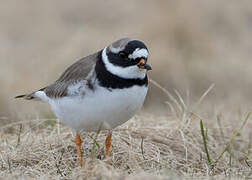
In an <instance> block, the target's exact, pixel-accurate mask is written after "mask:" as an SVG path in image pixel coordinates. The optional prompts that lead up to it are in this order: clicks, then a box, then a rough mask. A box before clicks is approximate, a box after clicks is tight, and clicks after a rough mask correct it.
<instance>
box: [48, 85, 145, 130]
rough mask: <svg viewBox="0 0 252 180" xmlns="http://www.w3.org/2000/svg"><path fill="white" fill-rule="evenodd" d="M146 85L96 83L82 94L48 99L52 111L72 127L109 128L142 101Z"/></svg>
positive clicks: (131, 111) (79, 128) (82, 128)
mask: <svg viewBox="0 0 252 180" xmlns="http://www.w3.org/2000/svg"><path fill="white" fill-rule="evenodd" d="M147 89H148V88H147V87H146V86H133V87H131V88H127V89H116V90H111V91H109V90H108V89H105V88H102V87H99V88H97V89H95V91H92V90H88V91H86V92H85V93H84V95H83V94H82V95H78V96H70V97H63V98H61V99H56V100H55V99H54V100H52V99H51V100H49V104H50V105H51V107H52V109H53V111H54V113H55V114H56V116H57V117H58V118H59V119H60V121H61V122H63V123H64V124H66V125H68V126H70V127H72V128H73V129H75V130H76V131H97V130H98V129H113V128H115V127H117V126H119V125H121V124H123V123H124V122H126V121H127V120H129V119H130V118H131V117H132V116H133V115H134V114H135V113H136V112H137V111H138V110H139V109H140V108H141V107H142V105H143V102H144V99H145V97H146V94H147Z"/></svg>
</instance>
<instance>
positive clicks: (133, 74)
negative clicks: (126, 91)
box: [102, 47, 147, 79]
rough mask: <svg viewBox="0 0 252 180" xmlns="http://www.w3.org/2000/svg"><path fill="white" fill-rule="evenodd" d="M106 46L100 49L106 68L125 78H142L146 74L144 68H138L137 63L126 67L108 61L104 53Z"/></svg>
mask: <svg viewBox="0 0 252 180" xmlns="http://www.w3.org/2000/svg"><path fill="white" fill-rule="evenodd" d="M106 49H107V47H106V48H104V49H103V51H102V60H103V62H104V64H105V67H106V69H107V70H108V71H109V72H110V73H112V74H114V75H116V76H119V77H121V78H125V79H137V78H139V79H144V78H145V75H146V71H147V70H146V69H140V68H139V67H138V66H137V65H133V66H128V67H120V66H116V65H114V64H112V63H111V62H109V59H108V56H107V54H106Z"/></svg>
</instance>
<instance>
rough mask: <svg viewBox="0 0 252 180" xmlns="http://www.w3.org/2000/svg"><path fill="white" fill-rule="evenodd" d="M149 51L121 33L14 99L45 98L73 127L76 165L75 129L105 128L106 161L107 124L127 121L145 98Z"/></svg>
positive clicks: (79, 160) (110, 133)
mask: <svg viewBox="0 0 252 180" xmlns="http://www.w3.org/2000/svg"><path fill="white" fill-rule="evenodd" d="M148 55H149V51H148V49H147V47H146V46H145V44H144V43H143V42H141V41H139V40H136V39H131V38H123V39H120V40H118V41H116V42H114V43H112V44H111V45H109V46H107V47H105V48H104V49H102V50H101V51H98V52H96V53H94V54H92V55H89V56H87V57H84V58H82V59H80V60H79V61H77V62H75V63H74V64H73V65H71V66H70V67H68V68H67V69H66V70H65V72H64V73H63V74H62V75H61V76H60V78H59V79H58V80H56V81H55V82H54V83H53V84H51V85H49V86H47V87H44V88H42V89H40V90H38V91H34V92H33V93H30V94H25V95H20V96H16V98H24V99H27V100H41V101H44V102H47V103H49V104H50V106H51V108H52V110H53V112H54V113H55V115H56V116H57V118H58V119H59V120H60V121H61V122H62V123H63V124H65V125H67V126H69V127H71V128H72V129H74V130H75V131H76V138H75V142H76V146H77V155H78V162H79V164H80V165H82V156H81V143H82V141H81V138H80V133H81V132H82V131H98V130H109V133H108V136H107V138H106V141H105V145H106V154H105V156H106V163H108V164H109V163H110V162H109V157H110V146H111V136H112V129H114V128H115V127H117V126H119V125H121V124H123V123H125V122H126V121H128V120H129V119H130V118H131V117H132V116H134V115H135V113H136V112H137V111H138V110H139V109H140V108H141V107H142V105H143V103H144V99H145V97H146V94H147V90H148V78H147V71H148V70H151V66H150V65H148V64H147V59H148Z"/></svg>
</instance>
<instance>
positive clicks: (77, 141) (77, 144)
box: [75, 134, 82, 166]
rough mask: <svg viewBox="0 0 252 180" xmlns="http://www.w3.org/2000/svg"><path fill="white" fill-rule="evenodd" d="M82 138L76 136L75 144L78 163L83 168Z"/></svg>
mask: <svg viewBox="0 0 252 180" xmlns="http://www.w3.org/2000/svg"><path fill="white" fill-rule="evenodd" d="M81 143H82V141H81V138H80V135H79V134H76V137H75V144H76V148H77V156H78V162H79V164H80V166H82V156H81Z"/></svg>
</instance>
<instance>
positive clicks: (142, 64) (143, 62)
mask: <svg viewBox="0 0 252 180" xmlns="http://www.w3.org/2000/svg"><path fill="white" fill-rule="evenodd" d="M137 66H138V67H139V68H140V69H146V70H147V71H148V70H151V69H152V68H151V66H150V65H149V64H146V60H145V59H141V60H140V61H139V63H137Z"/></svg>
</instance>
